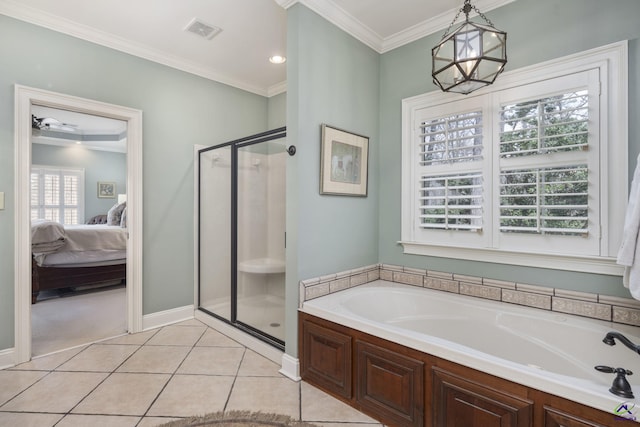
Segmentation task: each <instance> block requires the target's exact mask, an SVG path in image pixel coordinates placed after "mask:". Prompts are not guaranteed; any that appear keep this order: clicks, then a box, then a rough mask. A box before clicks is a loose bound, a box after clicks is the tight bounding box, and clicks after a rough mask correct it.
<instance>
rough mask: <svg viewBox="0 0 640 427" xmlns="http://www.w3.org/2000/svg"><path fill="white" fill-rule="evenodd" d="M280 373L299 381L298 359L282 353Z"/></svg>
mask: <svg viewBox="0 0 640 427" xmlns="http://www.w3.org/2000/svg"><path fill="white" fill-rule="evenodd" d="M280 373H281V374H282V375H284V376H285V377H289V378H290V379H292V380H294V381H300V380H301V378H300V360H299V359H298V358H296V357H293V356H289V355H288V354H287V353H285V354H283V355H282V369H280Z"/></svg>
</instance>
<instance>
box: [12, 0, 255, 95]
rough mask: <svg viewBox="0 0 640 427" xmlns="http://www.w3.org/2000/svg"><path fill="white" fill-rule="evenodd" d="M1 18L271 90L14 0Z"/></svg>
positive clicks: (231, 83)
mask: <svg viewBox="0 0 640 427" xmlns="http://www.w3.org/2000/svg"><path fill="white" fill-rule="evenodd" d="M0 14H2V15H6V16H10V17H12V18H15V19H18V20H21V21H25V22H29V23H31V24H35V25H38V26H41V27H44V28H48V29H50V30H53V31H57V32H59V33H62V34H67V35H69V36H72V37H76V38H79V39H81V40H87V41H89V42H92V43H95V44H99V45H101V46H106V47H108V48H111V49H115V50H118V51H120V52H124V53H128V54H130V55H134V56H137V57H139V58H144V59H147V60H149V61H153V62H156V63H158V64H162V65H166V66H168V67H171V68H175V69H177V70H181V71H186V72H187V73H191V74H194V75H196V76H200V77H204V78H206V79H209V80H213V81H216V82H220V83H223V84H226V85H229V86H233V87H236V88H238V89H242V90H245V91H247V92H252V93H255V94H257V95H261V96H267V90H266V89H265V88H262V87H258V86H256V85H253V84H251V83H247V82H244V81H241V80H238V79H236V78H234V77H232V76H229V75H225V74H221V73H217V72H215V71H213V70H212V69H211V68H210V67H205V66H203V65H200V64H197V63H194V62H190V61H186V60H184V59H182V58H179V57H176V56H173V55H169V54H167V53H166V52H162V51H159V50H157V49H154V48H152V47H149V46H146V45H143V44H139V43H134V42H132V41H131V40H127V39H124V38H121V37H118V36H115V35H113V34H110V33H107V32H104V31H100V30H98V29H96V28H92V27H89V26H86V25H81V24H78V23H77V22H73V21H71V20H68V19H64V18H61V17H59V16H54V15H51V14H48V13H46V12H43V11H40V10H37V9H34V8H32V7H29V6H26V5H23V4H20V3H18V2H16V1H13V0H0Z"/></svg>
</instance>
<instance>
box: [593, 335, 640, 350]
mask: <svg viewBox="0 0 640 427" xmlns="http://www.w3.org/2000/svg"><path fill="white" fill-rule="evenodd" d="M614 338H617V339H618V341H620V342H621V343H622V344H624V345H625V346H627V348H628V349H630V350H632V351H634V352H636V353H638V354H640V345H636V344H634V343H632V342H631V341H629V339H628V338H627V337H625V336H624V335H622V334H621V333H620V332H608V333H607V335H605V337H604V339H603V340H602V342H603V343H605V344H607V345H616V341H615V339H614Z"/></svg>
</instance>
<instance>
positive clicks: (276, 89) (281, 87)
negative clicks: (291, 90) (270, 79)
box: [267, 80, 287, 98]
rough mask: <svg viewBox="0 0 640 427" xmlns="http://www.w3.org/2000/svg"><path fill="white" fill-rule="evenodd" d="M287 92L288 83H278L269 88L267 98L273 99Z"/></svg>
mask: <svg viewBox="0 0 640 427" xmlns="http://www.w3.org/2000/svg"><path fill="white" fill-rule="evenodd" d="M286 91H287V81H286V80H285V81H283V82H280V83H276V84H274V85H271V86H269V87H268V88H267V98H271V97H272V96H276V95H280V94H281V93H283V92H286Z"/></svg>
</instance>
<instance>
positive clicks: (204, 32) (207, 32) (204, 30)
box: [184, 18, 222, 40]
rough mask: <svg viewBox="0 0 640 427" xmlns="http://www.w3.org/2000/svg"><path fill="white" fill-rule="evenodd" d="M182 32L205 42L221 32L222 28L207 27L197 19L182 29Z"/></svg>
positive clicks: (207, 25)
mask: <svg viewBox="0 0 640 427" xmlns="http://www.w3.org/2000/svg"><path fill="white" fill-rule="evenodd" d="M184 30H185V31H188V32H190V33H193V34H195V35H197V36H200V37H203V38H205V39H207V40H211V39H212V38H214V37H215V36H216V35H217V34H219V33H220V32H221V31H222V28H218V27H215V26H213V25H209V24H207V23H205V22H202V21H200V20H199V19H198V18H193V19H192V20H191V22H189V23H188V24H187V26H186V27H184Z"/></svg>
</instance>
